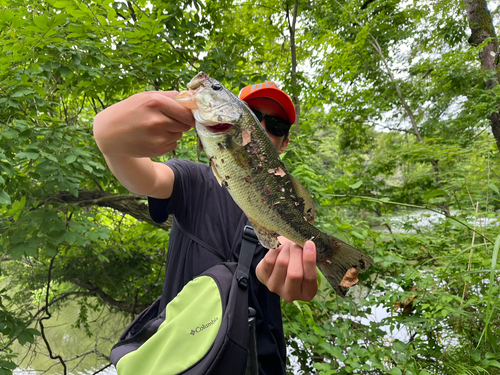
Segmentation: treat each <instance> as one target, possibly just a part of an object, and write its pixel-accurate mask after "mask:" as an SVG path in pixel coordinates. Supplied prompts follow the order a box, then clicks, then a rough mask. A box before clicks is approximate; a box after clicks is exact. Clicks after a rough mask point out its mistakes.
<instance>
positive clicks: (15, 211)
mask: <svg viewBox="0 0 500 375" xmlns="http://www.w3.org/2000/svg"><path fill="white" fill-rule="evenodd" d="M25 205H26V197H22V198H21V200H19V201H15V202H14V203H12V208H11V209H10V210H9V211H7V215H8V216H14V221H17V220H18V219H19V215H21V212H22V211H23V208H24V206H25Z"/></svg>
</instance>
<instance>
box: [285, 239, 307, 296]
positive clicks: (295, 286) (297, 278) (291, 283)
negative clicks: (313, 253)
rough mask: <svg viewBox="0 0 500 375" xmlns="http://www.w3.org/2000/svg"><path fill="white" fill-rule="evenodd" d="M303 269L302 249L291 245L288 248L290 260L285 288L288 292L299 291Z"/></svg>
mask: <svg viewBox="0 0 500 375" xmlns="http://www.w3.org/2000/svg"><path fill="white" fill-rule="evenodd" d="M303 276H304V267H303V266H302V248H301V247H300V246H299V245H297V244H295V243H293V244H291V246H290V260H289V263H288V270H287V274H286V288H287V290H290V291H299V290H300V289H301V284H302V278H303Z"/></svg>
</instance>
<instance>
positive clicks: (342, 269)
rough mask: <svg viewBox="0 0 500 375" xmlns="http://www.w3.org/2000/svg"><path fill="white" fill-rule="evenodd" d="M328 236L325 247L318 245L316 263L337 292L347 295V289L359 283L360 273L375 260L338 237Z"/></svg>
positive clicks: (343, 295)
mask: <svg viewBox="0 0 500 375" xmlns="http://www.w3.org/2000/svg"><path fill="white" fill-rule="evenodd" d="M327 236H328V237H327V238H326V241H324V242H325V243H327V244H328V245H326V246H325V248H324V249H322V248H321V247H320V246H318V245H319V244H318V245H317V247H318V259H317V262H316V264H317V266H318V268H319V270H320V271H321V272H322V273H323V275H325V277H326V279H327V280H328V282H329V283H330V285H331V286H332V287H333V289H335V292H337V294H338V295H339V296H341V297H345V295H346V293H347V290H348V289H349V288H350V287H351V286H353V285H356V284H357V283H358V275H359V274H360V273H363V272H365V271H366V270H367V269H368V268H370V266H372V265H373V260H372V258H370V257H369V256H368V255H366V254H365V253H363V252H362V251H360V250H358V249H356V248H355V247H353V246H351V245H348V244H346V243H345V242H343V241H341V240H339V239H338V238H335V237H333V236H330V235H327Z"/></svg>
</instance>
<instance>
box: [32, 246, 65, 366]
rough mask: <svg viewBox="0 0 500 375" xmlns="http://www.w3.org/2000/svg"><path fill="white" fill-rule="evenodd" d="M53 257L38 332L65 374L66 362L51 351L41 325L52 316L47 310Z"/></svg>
mask: <svg viewBox="0 0 500 375" xmlns="http://www.w3.org/2000/svg"><path fill="white" fill-rule="evenodd" d="M55 259H56V257H55V256H54V257H53V258H52V259H51V260H50V266H49V274H48V277H47V290H46V292H45V306H44V309H45V316H44V317H43V318H41V319H40V320H39V323H40V333H41V334H42V339H43V341H44V342H45V346H46V347H47V350H48V351H49V356H50V358H51V359H57V360H59V362H60V363H61V365H62V366H63V374H64V375H66V374H67V371H68V369H67V368H66V363H65V362H64V359H63V357H61V356H60V355H59V354H58V355H54V353H53V352H52V348H51V347H50V344H49V341H48V340H47V336H46V335H45V327H44V326H43V321H44V320H49V319H50V318H51V317H52V314H51V313H50V312H49V296H50V282H51V279H52V268H53V266H54V260H55Z"/></svg>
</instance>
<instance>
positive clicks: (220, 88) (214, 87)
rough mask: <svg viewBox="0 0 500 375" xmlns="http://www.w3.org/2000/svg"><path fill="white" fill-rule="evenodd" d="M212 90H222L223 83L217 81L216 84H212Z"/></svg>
mask: <svg viewBox="0 0 500 375" xmlns="http://www.w3.org/2000/svg"><path fill="white" fill-rule="evenodd" d="M212 90H215V91H219V90H222V85H220V84H218V83H216V84H214V85H212Z"/></svg>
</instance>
